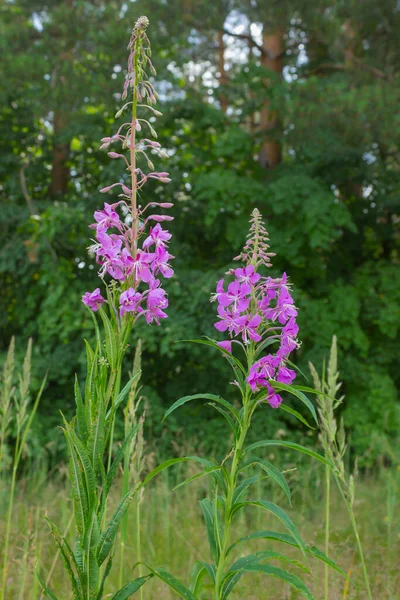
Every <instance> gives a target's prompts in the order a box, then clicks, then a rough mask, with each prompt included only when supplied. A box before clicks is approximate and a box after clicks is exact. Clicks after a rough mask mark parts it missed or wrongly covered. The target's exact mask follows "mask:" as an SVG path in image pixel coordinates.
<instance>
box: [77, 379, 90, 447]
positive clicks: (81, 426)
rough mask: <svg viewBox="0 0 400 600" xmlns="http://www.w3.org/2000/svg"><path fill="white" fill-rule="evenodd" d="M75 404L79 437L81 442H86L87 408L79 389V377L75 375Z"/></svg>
mask: <svg viewBox="0 0 400 600" xmlns="http://www.w3.org/2000/svg"><path fill="white" fill-rule="evenodd" d="M74 389H75V404H76V424H77V428H78V435H79V437H80V439H81V440H86V439H87V436H88V428H87V422H86V414H85V407H84V405H83V399H82V394H81V390H80V387H79V382H78V377H77V375H75V388H74Z"/></svg>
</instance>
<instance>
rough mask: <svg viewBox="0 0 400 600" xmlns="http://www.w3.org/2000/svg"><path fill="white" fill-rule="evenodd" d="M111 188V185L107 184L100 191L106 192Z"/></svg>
mask: <svg viewBox="0 0 400 600" xmlns="http://www.w3.org/2000/svg"><path fill="white" fill-rule="evenodd" d="M110 190H111V185H107V186H106V187H103V188H101V190H100V193H101V194H105V193H106V192H109V191H110Z"/></svg>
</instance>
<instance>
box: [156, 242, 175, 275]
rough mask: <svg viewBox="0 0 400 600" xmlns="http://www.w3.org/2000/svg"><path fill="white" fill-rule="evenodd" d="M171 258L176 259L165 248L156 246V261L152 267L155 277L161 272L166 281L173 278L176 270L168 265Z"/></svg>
mask: <svg viewBox="0 0 400 600" xmlns="http://www.w3.org/2000/svg"><path fill="white" fill-rule="evenodd" d="M171 258H174V257H173V256H172V254H170V253H169V252H168V251H167V249H166V248H165V246H156V250H155V253H154V259H153V262H152V265H151V268H152V269H153V273H154V275H157V273H158V272H160V273H162V275H164V277H165V278H166V279H169V278H170V277H172V275H173V274H174V270H173V269H172V267H171V265H169V264H168V261H169V260H170V259H171Z"/></svg>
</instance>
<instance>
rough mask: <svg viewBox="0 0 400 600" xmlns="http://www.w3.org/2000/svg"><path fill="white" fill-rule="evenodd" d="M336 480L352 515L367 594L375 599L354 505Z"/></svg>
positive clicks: (370, 598) (369, 597) (370, 599)
mask: <svg viewBox="0 0 400 600" xmlns="http://www.w3.org/2000/svg"><path fill="white" fill-rule="evenodd" d="M335 479H336V482H337V484H338V487H339V490H340V493H341V495H342V498H343V500H344V502H345V504H346V507H347V510H348V513H349V516H350V521H351V524H352V527H353V532H354V536H355V538H356V541H357V548H358V553H359V555H360V559H361V566H362V571H363V575H364V582H365V587H366V591H367V596H368V600H373V598H372V593H371V587H370V584H369V577H368V571H367V565H366V564H365V559H364V552H363V549H362V544H361V539H360V535H359V533H358V526H357V521H356V518H355V516H354V511H353V507H352V505H351V503H350V502H349V501H348V499H347V498H346V495H345V493H344V492H343V489H342V486H341V485H340V481H339V480H338V478H337V477H336V476H335Z"/></svg>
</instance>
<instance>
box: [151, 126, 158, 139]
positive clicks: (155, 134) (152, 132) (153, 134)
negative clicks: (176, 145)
mask: <svg viewBox="0 0 400 600" xmlns="http://www.w3.org/2000/svg"><path fill="white" fill-rule="evenodd" d="M150 133H151V135H152V136H153V137H155V138H156V139H157V138H158V135H157V133H156V132H155V131H154V129H153V128H152V127H150Z"/></svg>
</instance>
